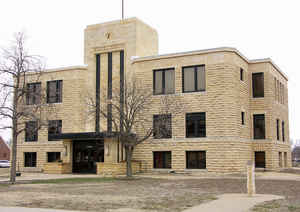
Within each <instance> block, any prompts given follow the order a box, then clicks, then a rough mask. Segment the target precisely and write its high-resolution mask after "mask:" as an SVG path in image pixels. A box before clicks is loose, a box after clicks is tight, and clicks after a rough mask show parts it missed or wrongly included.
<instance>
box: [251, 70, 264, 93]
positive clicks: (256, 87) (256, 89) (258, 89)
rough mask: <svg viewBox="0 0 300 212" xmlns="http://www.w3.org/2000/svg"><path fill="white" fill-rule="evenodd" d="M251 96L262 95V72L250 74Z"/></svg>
mask: <svg viewBox="0 0 300 212" xmlns="http://www.w3.org/2000/svg"><path fill="white" fill-rule="evenodd" d="M252 89H253V97H254V98H257V97H264V73H254V74H252Z"/></svg>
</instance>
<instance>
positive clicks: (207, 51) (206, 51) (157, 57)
mask: <svg viewBox="0 0 300 212" xmlns="http://www.w3.org/2000/svg"><path fill="white" fill-rule="evenodd" d="M216 52H233V53H235V54H237V55H238V56H240V57H241V58H242V59H243V60H244V61H246V62H247V63H249V64H256V63H270V64H271V65H272V66H273V67H274V68H275V69H276V70H277V71H278V73H279V74H281V76H283V77H284V78H285V79H286V80H288V77H287V75H286V74H284V72H283V71H282V70H281V69H280V68H279V67H278V66H277V65H276V64H275V63H274V62H273V61H272V59H270V58H264V59H255V60H249V59H248V58H247V57H246V56H244V55H243V54H242V53H241V52H240V51H239V50H237V49H236V48H233V47H219V48H212V49H202V50H195V51H187V52H178V53H169V54H161V55H154V56H147V57H135V58H132V60H131V61H132V64H134V63H139V62H145V61H151V60H160V59H169V58H176V57H185V56H192V55H201V54H210V53H216Z"/></svg>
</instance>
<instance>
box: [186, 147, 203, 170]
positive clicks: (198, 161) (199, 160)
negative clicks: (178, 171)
mask: <svg viewBox="0 0 300 212" xmlns="http://www.w3.org/2000/svg"><path fill="white" fill-rule="evenodd" d="M186 168H187V169H206V152H205V151H187V152H186Z"/></svg>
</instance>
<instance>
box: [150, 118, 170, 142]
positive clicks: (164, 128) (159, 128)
mask: <svg viewBox="0 0 300 212" xmlns="http://www.w3.org/2000/svg"><path fill="white" fill-rule="evenodd" d="M153 130H154V132H153V136H154V138H172V115H171V114H163V115H154V116H153Z"/></svg>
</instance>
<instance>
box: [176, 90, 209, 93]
mask: <svg viewBox="0 0 300 212" xmlns="http://www.w3.org/2000/svg"><path fill="white" fill-rule="evenodd" d="M205 92H206V90H199V91H182V93H183V94H184V93H205Z"/></svg>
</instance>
